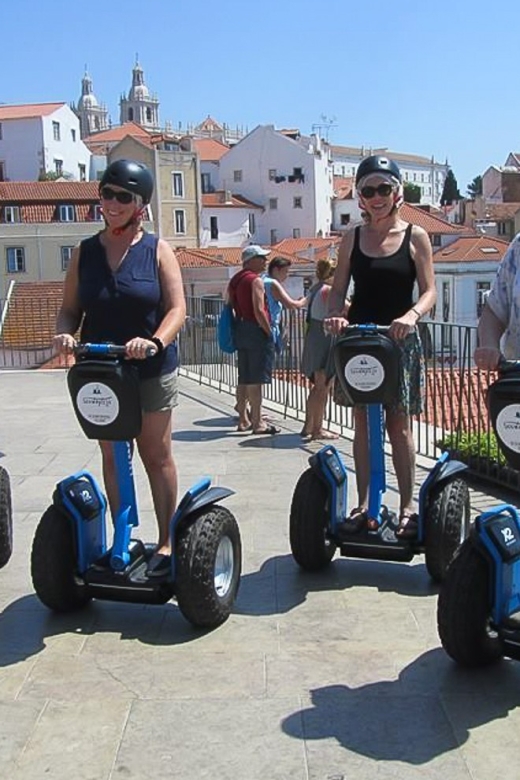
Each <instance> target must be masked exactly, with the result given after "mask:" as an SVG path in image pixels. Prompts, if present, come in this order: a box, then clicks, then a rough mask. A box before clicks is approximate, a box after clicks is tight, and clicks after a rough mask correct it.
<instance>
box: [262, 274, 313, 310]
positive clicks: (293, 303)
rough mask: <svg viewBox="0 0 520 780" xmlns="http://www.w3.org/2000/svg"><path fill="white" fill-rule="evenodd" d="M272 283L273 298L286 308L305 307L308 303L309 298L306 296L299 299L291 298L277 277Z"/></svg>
mask: <svg viewBox="0 0 520 780" xmlns="http://www.w3.org/2000/svg"><path fill="white" fill-rule="evenodd" d="M270 284H271V292H272V293H273V298H274V299H275V300H276V301H279V302H280V303H281V304H283V305H284V306H285V308H286V309H303V307H304V306H305V304H306V303H307V298H306V297H305V296H304V297H303V298H298V299H295V298H291V296H290V295H289V293H288V292H287V290H285V289H284V287H283V285H281V284H280V282H279V281H277V280H276V279H272V281H271V283H270Z"/></svg>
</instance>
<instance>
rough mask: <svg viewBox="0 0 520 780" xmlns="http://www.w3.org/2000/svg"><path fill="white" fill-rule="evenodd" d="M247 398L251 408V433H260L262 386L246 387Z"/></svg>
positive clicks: (261, 427) (261, 428)
mask: <svg viewBox="0 0 520 780" xmlns="http://www.w3.org/2000/svg"><path fill="white" fill-rule="evenodd" d="M246 387H247V397H248V399H249V404H250V406H251V425H252V426H253V431H261V430H263V428H265V427H266V426H265V425H264V426H262V385H246Z"/></svg>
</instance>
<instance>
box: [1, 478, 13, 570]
mask: <svg viewBox="0 0 520 780" xmlns="http://www.w3.org/2000/svg"><path fill="white" fill-rule="evenodd" d="M12 552H13V507H12V501H11V483H10V481H9V474H8V473H7V471H6V470H5V469H4V468H3V466H0V569H1V568H2V567H3V566H5V565H6V564H7V563H8V562H9V559H10V558H11V555H12Z"/></svg>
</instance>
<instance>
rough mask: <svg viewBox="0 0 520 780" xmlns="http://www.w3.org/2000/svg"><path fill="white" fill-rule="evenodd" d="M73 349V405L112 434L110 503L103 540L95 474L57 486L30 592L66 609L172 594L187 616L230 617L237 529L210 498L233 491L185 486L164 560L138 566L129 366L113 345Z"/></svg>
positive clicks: (37, 543) (206, 484)
mask: <svg viewBox="0 0 520 780" xmlns="http://www.w3.org/2000/svg"><path fill="white" fill-rule="evenodd" d="M152 352H153V350H152ZM76 356H77V362H76V364H75V365H74V366H73V367H72V368H71V369H70V371H69V373H68V377H67V379H68V387H69V391H70V393H71V397H72V402H73V406H74V410H75V412H76V416H77V418H78V421H79V423H80V425H81V427H82V429H83V431H84V433H85V434H86V436H87V437H88V438H90V439H103V440H109V441H112V446H113V447H114V457H115V463H116V473H117V479H118V487H119V507H118V510H117V512H116V516H115V517H114V518H113V525H114V531H113V540H112V544H111V545H110V546H108V543H107V529H106V514H107V501H106V498H105V496H104V495H103V493H102V491H101V489H100V487H99V486H98V484H97V482H96V480H95V479H94V477H93V476H92V475H91V474H89V473H88V472H86V471H80V472H77V473H75V474H72V475H71V476H70V477H67V478H66V479H64V480H62V481H61V482H59V483H58V484H57V485H56V489H55V491H54V495H53V503H52V504H51V506H49V507H48V509H47V510H46V512H45V513H44V515H43V516H42V518H41V520H40V522H39V524H38V527H37V529H36V533H35V537H34V542H33V547H32V555H31V574H32V581H33V585H34V589H35V591H36V594H37V596H38V597H39V599H40V600H41V601H42V602H43V603H44V604H45V605H46V606H47V607H49V608H50V609H52V610H55V611H57V612H67V611H71V610H75V609H79V608H81V607H83V606H85V605H86V604H87V603H88V602H89V601H90V600H91V599H92V598H96V599H105V600H112V601H128V602H137V603H140V604H164V603H166V602H167V601H169V600H170V599H171V598H172V597H173V596H174V595H175V598H176V601H177V604H178V606H179V609H180V611H181V612H182V614H183V615H184V617H185V618H186V619H187V620H188V621H189V622H190V623H192V624H193V625H194V626H198V627H203V628H215V627H216V626H218V625H220V624H221V623H223V622H224V621H225V620H226V619H227V618H228V617H229V615H230V613H231V609H232V607H233V604H234V601H235V598H236V595H237V592H238V587H239V582H240V571H241V555H242V553H241V541H240V532H239V528H238V525H237V522H236V520H235V518H234V516H233V515H232V514H231V512H230V511H229V510H228V509H226V508H224V507H222V506H220V505H219V502H220V501H221V500H222V499H224V498H226V497H228V496H230V495H232V494H233V491H232V490H229V489H228V488H224V487H212V486H211V481H210V479H209V478H205V479H201V480H200V481H199V482H197V483H196V484H195V485H194V486H193V487H191V488H190V489H189V490H188V491H187V492H186V493H185V495H184V496H183V498H182V500H181V501H180V503H179V506H178V508H177V510H176V511H175V513H174V515H173V517H172V520H171V526H170V529H171V530H170V534H171V542H172V556H171V567H170V568H169V570H167V571H166V572H165V573H164V574H163V575H162V576H159V577H157V576H150V575H149V574H147V567H148V563H149V561H150V559H151V557H152V555H153V553H154V550H155V545H153V544H147V543H144V542H143V541H141V540H140V539H134V538H132V533H133V531H134V529H135V528H137V526H138V525H139V519H138V511H137V501H136V493H135V485H134V476H133V469H132V445H131V442H132V440H133V439H135V437H136V436H137V435H138V434H139V432H140V430H141V423H142V417H141V404H140V398H139V383H138V378H137V372H136V368H135V366H133V365H131V364H130V363H129V361H127V360H125V358H124V356H125V348H124V347H122V346H117V345H107V344H83V345H78V347H77V348H76Z"/></svg>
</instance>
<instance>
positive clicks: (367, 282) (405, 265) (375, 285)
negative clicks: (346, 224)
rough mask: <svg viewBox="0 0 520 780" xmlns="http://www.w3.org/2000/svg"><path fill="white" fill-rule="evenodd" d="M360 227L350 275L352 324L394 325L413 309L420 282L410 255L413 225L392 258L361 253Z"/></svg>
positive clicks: (350, 315)
mask: <svg viewBox="0 0 520 780" xmlns="http://www.w3.org/2000/svg"><path fill="white" fill-rule="evenodd" d="M359 231H360V227H359V226H358V227H357V228H356V229H355V236H354V247H353V249H352V254H351V255H350V275H351V279H352V280H353V282H354V294H353V296H352V305H351V307H350V310H349V313H348V320H349V322H351V323H352V324H364V323H367V322H373V323H375V324H377V325H390V323H391V322H392V320H395V319H396V317H401V316H402V315H403V314H405V312H407V311H408V310H409V309H411V307H412V301H413V299H412V295H413V288H414V284H415V279H416V269H415V263H414V261H413V259H412V256H411V254H410V238H411V235H412V225H408V227H407V228H406V232H405V234H404V238H403V241H402V243H401V246H400V247H399V249H398V250H397V252H394V253H393V254H391V255H385V257H369V256H368V255H365V254H364V253H363V252H362V251H361V247H360V245H359Z"/></svg>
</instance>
